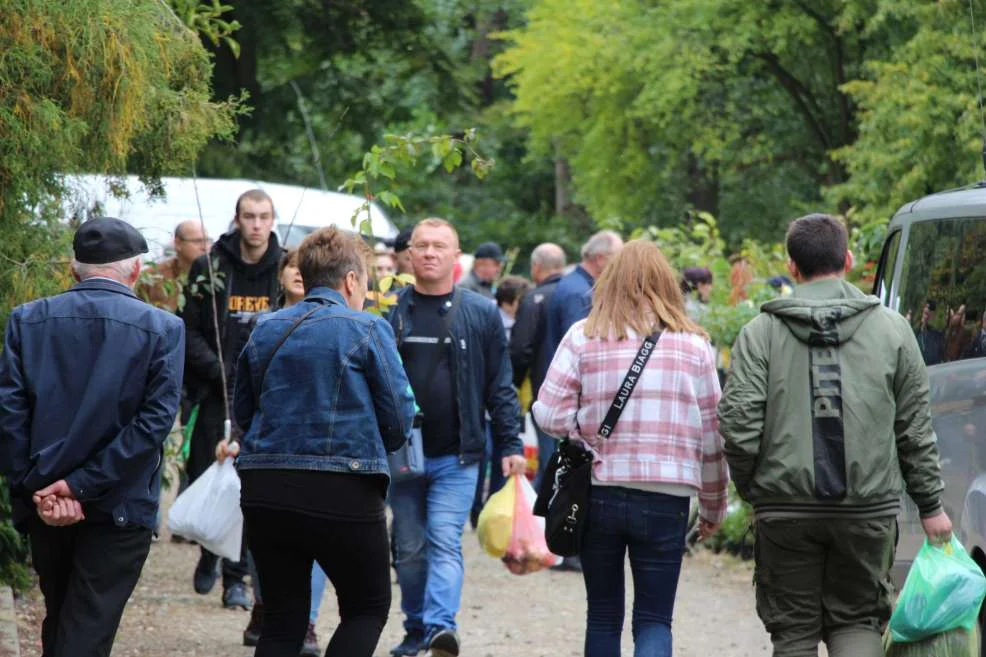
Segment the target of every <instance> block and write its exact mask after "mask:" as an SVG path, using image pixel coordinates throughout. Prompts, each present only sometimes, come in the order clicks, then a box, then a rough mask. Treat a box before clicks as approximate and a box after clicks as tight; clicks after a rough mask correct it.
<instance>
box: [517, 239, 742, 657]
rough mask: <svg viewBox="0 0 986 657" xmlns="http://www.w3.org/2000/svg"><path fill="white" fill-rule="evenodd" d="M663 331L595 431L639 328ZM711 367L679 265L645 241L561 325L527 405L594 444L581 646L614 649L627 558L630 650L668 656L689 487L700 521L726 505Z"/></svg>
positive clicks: (705, 527) (714, 522) (705, 532)
mask: <svg viewBox="0 0 986 657" xmlns="http://www.w3.org/2000/svg"><path fill="white" fill-rule="evenodd" d="M655 330H660V331H663V332H662V334H661V336H660V339H659V340H658V342H657V346H656V347H655V348H654V351H653V353H652V354H651V357H650V360H649V361H648V363H647V366H646V367H645V369H644V371H643V373H642V374H641V375H640V378H639V379H638V381H637V386H636V388H635V389H634V390H633V393H632V394H631V395H630V398H629V400H628V401H627V402H626V405H625V406H624V409H623V414H622V416H621V417H620V419H619V422H617V424H616V426H615V429H614V430H613V432H612V434H611V435H610V437H609V438H608V439H604V438H602V437H601V436H599V434H598V428H599V426H600V424H602V422H603V419H604V418H605V416H606V412H607V411H608V410H609V407H610V405H611V404H612V403H613V399H614V398H615V396H616V393H617V390H618V389H619V388H620V385H621V384H622V382H623V379H624V377H625V376H626V374H627V371H628V370H629V368H630V365H631V362H632V361H633V359H634V357H635V356H636V355H637V351H638V349H640V346H641V343H642V342H643V339H644V338H645V337H646V336H648V335H650V334H651V333H653V332H654V331H655ZM719 396H720V389H719V379H718V376H717V375H716V367H715V355H714V353H713V350H712V347H711V346H710V344H709V339H708V335H707V334H706V332H705V331H704V330H703V329H702V328H701V327H700V326H698V324H696V323H695V322H693V321H692V320H691V319H689V318H688V315H687V313H686V312H685V304H684V300H683V298H682V295H681V290H680V288H679V287H678V283H677V276H676V275H675V273H674V271H673V270H672V269H671V266H670V265H669V264H668V261H667V260H666V259H665V258H664V255H663V254H662V253H661V251H660V249H658V248H657V246H656V245H655V244H653V243H652V242H648V241H644V240H634V241H632V242H629V243H627V245H626V246H625V247H624V248H623V250H622V251H621V252H620V253H619V255H617V256H616V258H615V259H614V260H613V261H612V262H611V263H610V264H609V266H608V267H607V268H606V270H605V271H604V272H603V274H602V276H600V278H599V280H598V282H597V283H596V287H595V290H594V293H593V301H592V311H591V312H590V314H589V317H588V319H586V320H584V321H581V322H577V323H576V324H575V325H573V326H572V328H571V329H570V330H569V331H568V333H567V334H566V335H565V338H564V339H563V340H562V342H561V345H560V346H559V347H558V351H557V352H556V353H555V357H554V360H552V362H551V367H550V368H549V370H548V375H547V378H546V379H545V381H544V385H543V386H542V387H541V391H540V394H539V395H538V400H537V402H536V403H535V405H534V417H535V419H536V420H537V423H538V426H539V427H541V429H543V430H544V431H545V432H546V433H548V434H551V435H553V436H558V437H563V436H567V437H569V438H570V439H572V440H582V441H584V442H585V443H586V444H587V445H588V446H589V447H590V448H592V450H593V452H594V453H595V463H594V465H593V474H592V484H593V487H592V502H591V508H590V510H589V518H588V524H587V528H586V533H585V539H584V543H583V545H582V551H581V557H582V569H583V576H584V578H585V588H586V597H587V601H588V619H587V626H586V636H585V655H586V657H619V655H620V635H621V633H622V629H623V617H624V599H625V597H624V596H625V592H624V581H625V580H624V572H623V570H624V560H625V558H626V553H627V551H628V550H629V553H630V569H631V571H632V574H633V581H634V601H633V639H634V645H635V649H634V656H635V657H665V656H667V657H670V655H671V615H672V611H673V609H674V598H675V592H676V590H677V587H678V576H679V573H680V572H681V558H682V554H683V552H684V547H685V529H686V524H687V518H688V507H689V498H691V497H693V496H697V497H698V501H699V515H700V521H699V522H700V533H701V536H702V537H703V538H705V537H707V536H709V535H711V534H713V533H714V532H715V531H716V530H717V529H718V526H719V523H720V522H722V520H723V518H724V517H725V514H726V484H727V481H728V475H727V471H726V459H725V457H724V455H723V451H722V437H721V436H720V435H719V431H718V425H717V420H716V404H717V403H718V402H719Z"/></svg>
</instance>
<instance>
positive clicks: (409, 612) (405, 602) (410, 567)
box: [390, 459, 429, 634]
mask: <svg viewBox="0 0 986 657" xmlns="http://www.w3.org/2000/svg"><path fill="white" fill-rule="evenodd" d="M428 460H429V459H425V462H426V467H427V462H428ZM427 494H428V475H427V474H425V475H424V476H421V477H418V478H416V479H411V480H408V481H402V482H398V483H395V484H393V485H392V486H391V487H390V508H391V510H392V511H393V514H394V523H393V529H392V531H393V537H392V541H393V542H392V548H393V556H394V569H395V570H396V571H397V582H398V584H399V585H400V587H401V611H402V612H403V613H404V630H405V631H407V632H418V633H422V634H423V633H424V632H425V625H424V613H425V612H424V606H425V586H426V585H427V583H428V560H427V552H426V542H425V540H426V538H425V537H426V533H425V530H426V523H427V516H428V507H427V501H428V500H427Z"/></svg>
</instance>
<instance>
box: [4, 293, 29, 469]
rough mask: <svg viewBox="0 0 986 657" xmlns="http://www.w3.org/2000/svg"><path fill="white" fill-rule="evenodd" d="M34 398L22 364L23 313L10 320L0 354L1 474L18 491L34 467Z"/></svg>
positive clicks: (15, 312)
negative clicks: (31, 462) (32, 438)
mask: <svg viewBox="0 0 986 657" xmlns="http://www.w3.org/2000/svg"><path fill="white" fill-rule="evenodd" d="M30 452H31V398H30V393H29V391H28V388H27V377H26V376H25V373H24V366H23V362H22V361H21V338H20V312H19V311H18V310H16V309H15V310H14V312H13V313H12V314H11V315H10V319H9V320H8V321H7V332H6V337H5V338H4V345H3V353H2V355H0V474H2V475H3V476H5V477H7V482H8V483H9V484H10V485H11V487H12V488H16V487H17V486H19V485H20V483H21V481H23V479H24V476H25V475H26V474H27V472H28V470H29V467H30Z"/></svg>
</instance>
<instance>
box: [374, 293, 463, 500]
mask: <svg viewBox="0 0 986 657" xmlns="http://www.w3.org/2000/svg"><path fill="white" fill-rule="evenodd" d="M461 300H462V293H461V292H459V291H458V290H456V289H454V288H453V291H452V305H451V306H450V307H449V309H448V312H446V313H445V317H443V318H442V333H443V335H442V337H441V339H440V341H439V345H440V346H443V347H444V346H445V344H444V340H445V338H447V337H450V336H451V335H452V319H453V318H454V317H455V311H456V310H458V308H459V302H460V301H461ZM400 337H401V336H398V338H400ZM401 346H403V345H398V350H400V347H401ZM449 358H452V355H449ZM438 363H439V359H438V358H435V359H434V360H432V361H431V363H430V364H429V368H428V375H427V376H426V377H425V379H424V380H425V381H427V382H428V384H427V385H426V387H428V386H430V385H431V381H432V379H434V378H435V374H437V373H438ZM405 369H407V366H406V365H405ZM387 466H388V467H389V468H390V479H391V481H392V482H393V483H398V482H401V481H407V480H409V479H416V478H417V477H420V476H422V475H423V474H424V473H425V449H424V438H423V437H422V435H421V418H420V415H419V416H415V418H414V427H413V428H412V429H411V437H410V438H408V440H407V442H405V443H404V444H403V445H401V447H400V449H398V450H397V451H396V452H391V453H390V454H388V455H387Z"/></svg>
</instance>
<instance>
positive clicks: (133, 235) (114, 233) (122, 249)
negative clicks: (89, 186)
mask: <svg viewBox="0 0 986 657" xmlns="http://www.w3.org/2000/svg"><path fill="white" fill-rule="evenodd" d="M72 249H73V250H74V251H75V259H76V260H77V261H79V262H81V263H82V264H85V265H105V264H106V263H108V262H118V261H120V260H126V259H127V258H132V257H134V256H137V255H141V254H142V253H147V240H145V239H144V236H143V235H141V234H140V231H138V230H137V229H136V228H134V227H133V226H131V225H130V224H128V223H127V222H125V221H121V220H119V219H114V218H113V217H97V218H96V219H90V220H89V221H87V222H86V223H84V224H82V225H81V226H79V230H77V231H76V232H75V239H74V240H72Z"/></svg>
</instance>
